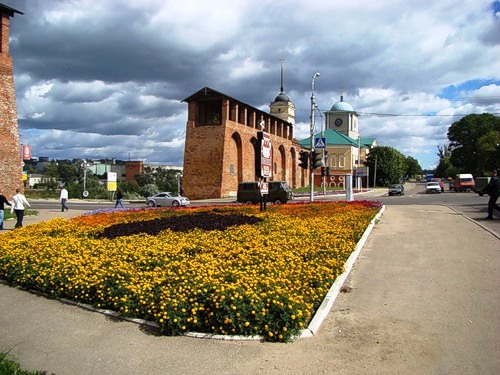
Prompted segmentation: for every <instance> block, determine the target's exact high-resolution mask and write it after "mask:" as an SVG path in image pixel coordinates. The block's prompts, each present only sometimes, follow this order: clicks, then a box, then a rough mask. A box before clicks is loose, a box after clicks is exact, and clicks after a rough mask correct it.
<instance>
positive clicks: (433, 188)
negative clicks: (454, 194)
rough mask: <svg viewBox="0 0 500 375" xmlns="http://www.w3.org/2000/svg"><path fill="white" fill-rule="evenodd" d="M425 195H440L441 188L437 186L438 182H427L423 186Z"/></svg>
mask: <svg viewBox="0 0 500 375" xmlns="http://www.w3.org/2000/svg"><path fill="white" fill-rule="evenodd" d="M425 193H426V194H433V193H438V194H440V193H441V186H440V185H439V182H437V181H431V182H428V183H427V184H426V185H425Z"/></svg>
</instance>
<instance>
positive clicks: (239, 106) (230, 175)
mask: <svg viewBox="0 0 500 375" xmlns="http://www.w3.org/2000/svg"><path fill="white" fill-rule="evenodd" d="M207 96H209V97H210V99H213V100H217V99H219V100H220V101H221V105H220V113H218V116H219V115H220V121H219V123H217V124H206V123H205V122H204V120H203V118H202V117H203V115H202V114H203V110H202V109H201V107H202V106H203V101H204V100H206V99H205V96H204V94H203V90H202V91H200V92H198V93H197V94H194V95H193V96H192V97H190V98H188V99H186V100H185V101H186V102H188V121H187V126H186V143H185V150H184V172H183V173H184V176H183V184H182V185H183V192H184V194H185V195H186V196H187V197H189V198H190V199H206V198H221V197H229V196H235V195H236V192H237V189H238V183H239V182H244V181H256V180H257V178H256V177H255V142H256V141H257V132H259V131H260V130H261V128H260V122H261V121H264V122H265V130H266V132H268V133H270V135H271V142H272V148H273V177H272V178H271V179H269V181H286V182H288V184H289V185H290V186H291V187H297V186H304V184H307V178H305V176H304V172H303V170H302V169H301V168H299V167H298V162H297V158H298V153H299V151H300V150H301V147H300V145H299V144H298V143H297V142H295V141H294V140H293V125H291V124H290V123H288V122H286V121H283V120H281V119H279V118H277V117H275V116H272V115H270V114H268V113H265V112H263V111H260V110H258V109H256V108H253V107H251V106H248V105H246V104H244V103H241V102H239V101H237V100H235V99H233V98H230V97H228V96H225V95H223V94H220V93H217V92H214V91H212V90H208V94H207Z"/></svg>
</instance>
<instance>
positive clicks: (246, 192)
mask: <svg viewBox="0 0 500 375" xmlns="http://www.w3.org/2000/svg"><path fill="white" fill-rule="evenodd" d="M292 198H293V192H292V190H291V189H290V187H289V186H288V184H287V183H286V182H285V181H271V182H269V193H268V194H267V195H266V201H267V202H273V203H275V204H280V203H286V202H288V201H289V200H292ZM261 199H262V198H261V195H260V190H259V183H258V182H241V183H240V184H239V185H238V192H237V196H236V200H237V201H238V202H240V203H247V204H248V203H259V202H260V201H261Z"/></svg>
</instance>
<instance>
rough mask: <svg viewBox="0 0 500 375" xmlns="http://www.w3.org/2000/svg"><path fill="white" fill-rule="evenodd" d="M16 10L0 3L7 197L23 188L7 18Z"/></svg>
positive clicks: (0, 115)
mask: <svg viewBox="0 0 500 375" xmlns="http://www.w3.org/2000/svg"><path fill="white" fill-rule="evenodd" d="M15 13H17V14H23V13H22V12H20V11H18V10H16V9H14V8H11V7H8V6H6V5H3V4H0V21H1V22H0V98H1V103H0V139H1V140H2V147H0V176H2V181H1V183H2V191H3V193H4V194H5V196H7V198H9V199H10V198H11V197H12V196H13V195H14V194H15V191H16V188H21V189H22V188H23V181H22V171H23V169H22V166H21V162H22V160H21V159H22V158H21V145H20V144H19V127H18V123H17V108H16V91H15V87H14V71H13V64H12V58H11V56H10V54H9V31H10V30H9V29H10V18H11V17H14V14H15Z"/></svg>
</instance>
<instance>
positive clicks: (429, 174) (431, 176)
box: [425, 173, 434, 182]
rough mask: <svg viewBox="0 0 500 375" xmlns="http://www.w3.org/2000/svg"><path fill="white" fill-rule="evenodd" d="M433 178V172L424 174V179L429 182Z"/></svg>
mask: <svg viewBox="0 0 500 375" xmlns="http://www.w3.org/2000/svg"><path fill="white" fill-rule="evenodd" d="M433 178H434V174H432V173H427V174H426V175H425V180H426V181H427V182H431V181H432V179H433Z"/></svg>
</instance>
